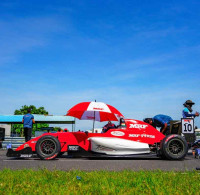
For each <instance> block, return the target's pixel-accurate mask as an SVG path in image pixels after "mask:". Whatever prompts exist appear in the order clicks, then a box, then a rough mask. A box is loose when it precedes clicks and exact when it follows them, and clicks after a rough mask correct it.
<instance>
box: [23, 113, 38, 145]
mask: <svg viewBox="0 0 200 195" xmlns="http://www.w3.org/2000/svg"><path fill="white" fill-rule="evenodd" d="M22 123H23V126H24V137H25V141H26V142H27V141H29V140H31V136H32V126H33V123H35V120H34V116H33V115H32V114H31V109H28V113H27V114H25V115H24V116H23V119H22Z"/></svg>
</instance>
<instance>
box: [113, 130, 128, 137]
mask: <svg viewBox="0 0 200 195" xmlns="http://www.w3.org/2000/svg"><path fill="white" fill-rule="evenodd" d="M111 134H112V135H114V136H123V135H125V133H124V132H122V131H112V132H111Z"/></svg>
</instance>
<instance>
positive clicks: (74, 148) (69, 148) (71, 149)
mask: <svg viewBox="0 0 200 195" xmlns="http://www.w3.org/2000/svg"><path fill="white" fill-rule="evenodd" d="M68 150H69V151H78V150H79V146H68Z"/></svg>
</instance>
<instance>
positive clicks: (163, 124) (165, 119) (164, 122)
mask: <svg viewBox="0 0 200 195" xmlns="http://www.w3.org/2000/svg"><path fill="white" fill-rule="evenodd" d="M172 120H173V119H172V118H171V117H170V116H167V115H163V114H158V115H156V116H154V117H153V118H145V119H144V120H143V121H144V122H145V123H149V124H150V125H151V126H153V127H154V128H156V127H160V132H161V133H162V134H164V135H169V134H170V121H172Z"/></svg>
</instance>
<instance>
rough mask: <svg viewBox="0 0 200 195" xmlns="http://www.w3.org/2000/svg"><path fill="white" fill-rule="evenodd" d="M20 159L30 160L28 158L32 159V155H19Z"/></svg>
mask: <svg viewBox="0 0 200 195" xmlns="http://www.w3.org/2000/svg"><path fill="white" fill-rule="evenodd" d="M20 157H21V158H30V157H32V154H21V155H20Z"/></svg>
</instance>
